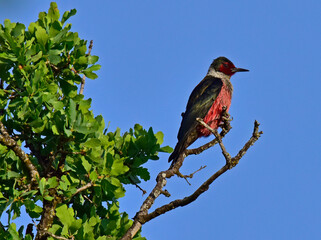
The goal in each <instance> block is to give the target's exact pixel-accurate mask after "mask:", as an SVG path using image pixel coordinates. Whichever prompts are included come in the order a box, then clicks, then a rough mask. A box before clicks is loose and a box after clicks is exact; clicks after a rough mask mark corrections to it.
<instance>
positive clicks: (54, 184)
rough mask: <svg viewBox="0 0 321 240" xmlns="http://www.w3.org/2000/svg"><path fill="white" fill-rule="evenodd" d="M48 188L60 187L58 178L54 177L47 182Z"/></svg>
mask: <svg viewBox="0 0 321 240" xmlns="http://www.w3.org/2000/svg"><path fill="white" fill-rule="evenodd" d="M47 184H48V188H55V187H57V186H58V184H59V183H58V181H57V177H52V178H49V179H48V180H47Z"/></svg>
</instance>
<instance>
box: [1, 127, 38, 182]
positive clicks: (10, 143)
mask: <svg viewBox="0 0 321 240" xmlns="http://www.w3.org/2000/svg"><path fill="white" fill-rule="evenodd" d="M0 132H1V134H0V143H1V144H3V145H5V146H6V147H7V148H9V149H11V150H12V151H14V153H15V154H16V155H17V156H18V157H19V158H20V160H21V161H22V162H23V163H24V164H25V165H26V167H27V169H28V170H29V173H30V177H31V182H32V183H36V182H37V179H38V178H39V172H38V170H37V169H36V167H35V166H34V165H33V164H32V162H31V161H30V159H29V156H28V154H26V153H25V152H24V151H23V150H22V149H21V147H20V146H19V145H18V143H17V142H16V141H15V140H14V139H13V138H12V137H10V135H9V133H8V132H7V130H6V128H5V126H4V125H3V123H2V122H0Z"/></svg>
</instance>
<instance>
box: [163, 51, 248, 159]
mask: <svg viewBox="0 0 321 240" xmlns="http://www.w3.org/2000/svg"><path fill="white" fill-rule="evenodd" d="M248 71H249V70H247V69H244V68H237V67H235V66H234V64H233V63H232V62H231V61H230V60H229V59H227V58H226V57H218V58H216V59H214V60H213V62H212V64H211V65H210V67H209V69H208V72H207V74H206V76H205V77H204V79H203V80H202V81H201V82H200V83H199V84H198V85H197V86H196V87H195V88H194V90H193V91H192V93H191V95H190V97H189V99H188V102H187V105H186V110H185V112H184V113H182V122H181V126H180V128H179V131H178V134H177V139H178V142H177V144H176V146H175V148H174V151H173V152H172V154H171V155H170V156H169V158H168V162H171V161H173V162H172V164H174V163H175V162H176V161H177V159H178V158H179V156H180V155H181V154H182V153H183V152H184V151H185V150H186V149H187V148H188V147H189V146H190V145H191V144H193V143H194V142H195V141H196V140H197V139H198V138H200V137H207V136H209V135H210V134H211V132H210V131H209V130H208V129H207V128H205V127H204V126H202V125H200V123H199V122H198V121H197V120H196V119H197V118H201V119H203V121H204V122H205V123H207V124H208V125H209V126H210V127H211V128H212V129H218V128H219V126H220V124H221V123H222V114H223V112H224V111H225V112H226V113H227V112H228V110H229V108H230V105H231V100H232V93H233V86H232V83H231V81H230V79H231V76H232V75H234V74H235V73H236V72H248ZM223 109H225V110H223Z"/></svg>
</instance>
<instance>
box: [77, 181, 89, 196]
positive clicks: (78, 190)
mask: <svg viewBox="0 0 321 240" xmlns="http://www.w3.org/2000/svg"><path fill="white" fill-rule="evenodd" d="M92 186H94V183H92V182H89V183H87V184H86V185H84V186H82V187H80V188H78V189H77V191H76V192H75V193H74V194H73V195H72V196H76V195H77V194H78V193H80V192H82V191H85V190H86V189H88V188H91V187H92Z"/></svg>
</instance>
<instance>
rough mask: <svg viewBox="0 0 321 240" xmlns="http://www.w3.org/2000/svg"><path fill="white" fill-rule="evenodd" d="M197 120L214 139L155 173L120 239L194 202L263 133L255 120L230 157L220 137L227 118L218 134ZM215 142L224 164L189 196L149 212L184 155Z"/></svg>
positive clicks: (202, 149) (180, 163) (224, 133)
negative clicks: (242, 142)
mask: <svg viewBox="0 0 321 240" xmlns="http://www.w3.org/2000/svg"><path fill="white" fill-rule="evenodd" d="M198 121H199V122H200V123H201V124H202V125H203V126H205V127H206V128H208V129H209V130H210V131H211V132H212V133H213V134H214V135H215V137H216V138H215V139H214V140H212V141H211V142H209V143H207V144H205V145H203V146H202V147H199V148H196V149H192V150H186V151H185V152H183V153H182V154H181V155H180V156H179V157H178V159H177V160H176V162H175V163H174V164H172V165H171V166H170V168H169V169H168V170H166V171H163V172H160V173H159V174H158V175H157V178H156V186H155V187H154V189H153V190H152V191H151V193H150V194H149V196H148V197H147V198H146V199H145V201H144V202H143V204H142V206H141V208H140V210H139V211H138V212H137V213H136V216H135V217H134V222H133V224H132V226H131V227H130V228H129V229H128V230H127V232H126V233H125V235H124V236H123V237H122V238H121V240H130V239H132V238H133V237H134V236H135V235H136V233H137V232H138V231H139V229H140V228H141V227H142V225H143V224H144V223H146V222H148V221H150V220H151V219H153V218H155V217H157V216H159V215H161V214H164V213H166V212H168V211H171V210H173V209H175V208H177V207H182V206H185V205H188V204H190V203H191V202H194V201H195V200H196V199H197V198H198V197H199V196H200V195H201V194H203V193H204V192H205V191H207V190H208V189H209V186H210V185H211V184H212V183H213V182H214V181H215V180H216V179H217V178H218V177H219V176H221V175H222V174H223V173H225V172H226V171H227V170H229V169H231V168H232V167H234V166H235V165H236V164H237V163H238V162H239V160H240V159H241V158H242V157H243V156H244V154H245V153H246V151H247V150H248V149H249V148H250V146H252V145H253V144H254V143H255V142H256V141H257V140H258V139H259V137H260V136H261V134H262V133H263V132H258V127H259V123H258V122H257V121H255V123H254V130H253V134H252V137H251V138H250V139H249V140H248V141H247V143H246V144H245V145H244V146H243V148H242V149H241V150H240V151H239V152H238V154H237V155H236V156H235V157H233V158H231V156H230V154H229V153H228V152H227V150H226V148H225V146H224V144H223V143H222V137H224V136H225V135H226V133H227V132H228V131H229V130H230V129H231V127H230V126H229V119H228V118H226V119H223V122H224V125H225V126H226V127H227V128H226V129H225V130H224V129H223V131H222V132H221V134H218V132H217V130H214V129H211V128H210V127H209V126H208V125H207V124H206V123H204V122H203V121H202V120H201V119H198ZM216 143H219V145H220V147H221V149H222V154H223V155H224V157H225V159H226V164H225V165H224V166H223V167H222V168H221V169H220V170H218V171H217V172H216V173H214V174H213V175H212V176H211V177H210V178H208V179H207V180H206V181H205V182H204V183H203V184H202V185H201V186H200V187H199V188H198V189H197V190H196V191H195V192H194V193H193V194H191V195H190V196H187V197H185V198H183V199H177V200H174V201H172V202H170V203H168V204H166V205H163V206H161V207H159V208H157V209H155V211H153V212H151V213H148V210H149V209H150V208H151V206H152V205H153V204H154V202H155V200H156V198H158V197H159V195H160V194H163V192H164V190H163V188H164V187H165V185H166V183H167V180H166V179H168V178H171V177H172V176H173V175H175V174H179V169H180V167H181V166H182V164H183V161H184V159H185V157H186V156H188V155H190V154H199V153H201V152H202V151H204V150H206V149H208V148H209V147H211V146H213V145H215V144H216ZM193 174H194V173H193ZM168 194H169V193H168Z"/></svg>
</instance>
